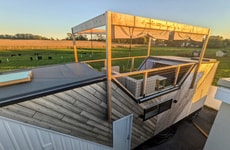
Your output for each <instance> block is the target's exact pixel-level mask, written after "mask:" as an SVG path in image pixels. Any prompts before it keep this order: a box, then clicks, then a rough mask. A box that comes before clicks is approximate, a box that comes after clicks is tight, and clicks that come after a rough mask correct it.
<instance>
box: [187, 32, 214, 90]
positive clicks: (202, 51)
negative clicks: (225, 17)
mask: <svg viewBox="0 0 230 150" xmlns="http://www.w3.org/2000/svg"><path fill="white" fill-rule="evenodd" d="M209 34H210V29H209V30H208V34H207V35H206V37H205V39H204V44H203V46H202V49H201V52H200V58H199V62H198V64H197V67H196V70H195V72H194V75H193V79H192V83H191V86H190V88H193V87H194V85H195V82H196V78H197V74H198V71H199V69H200V65H201V64H202V62H203V58H204V54H205V52H206V48H207V45H208V40H209Z"/></svg>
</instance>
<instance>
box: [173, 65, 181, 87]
mask: <svg viewBox="0 0 230 150" xmlns="http://www.w3.org/2000/svg"><path fill="white" fill-rule="evenodd" d="M179 73H180V66H178V67H177V68H176V72H175V79H174V82H173V86H176V83H177V79H178V76H179Z"/></svg>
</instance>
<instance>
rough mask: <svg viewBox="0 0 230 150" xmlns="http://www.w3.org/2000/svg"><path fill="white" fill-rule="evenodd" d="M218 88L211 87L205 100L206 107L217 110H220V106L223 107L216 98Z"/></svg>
mask: <svg viewBox="0 0 230 150" xmlns="http://www.w3.org/2000/svg"><path fill="white" fill-rule="evenodd" d="M217 88H218V87H217V86H211V87H210V89H209V92H208V96H207V98H206V100H205V103H204V105H206V106H208V107H210V108H213V109H215V110H219V108H220V105H221V103H222V102H221V101H220V100H218V99H216V98H215V95H216V90H217Z"/></svg>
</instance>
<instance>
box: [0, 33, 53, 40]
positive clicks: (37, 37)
mask: <svg viewBox="0 0 230 150" xmlns="http://www.w3.org/2000/svg"><path fill="white" fill-rule="evenodd" d="M0 39H18V40H51V39H49V38H47V37H43V36H40V35H33V34H30V33H18V34H15V35H9V34H1V35H0Z"/></svg>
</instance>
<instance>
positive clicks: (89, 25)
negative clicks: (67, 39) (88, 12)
mask: <svg viewBox="0 0 230 150" xmlns="http://www.w3.org/2000/svg"><path fill="white" fill-rule="evenodd" d="M105 25H106V13H104V14H102V15H99V16H97V17H95V18H93V19H90V20H88V21H86V22H84V23H82V24H79V25H77V26H74V27H73V28H72V31H73V33H74V34H75V33H78V32H80V31H84V30H88V29H93V28H97V27H101V26H105Z"/></svg>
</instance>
